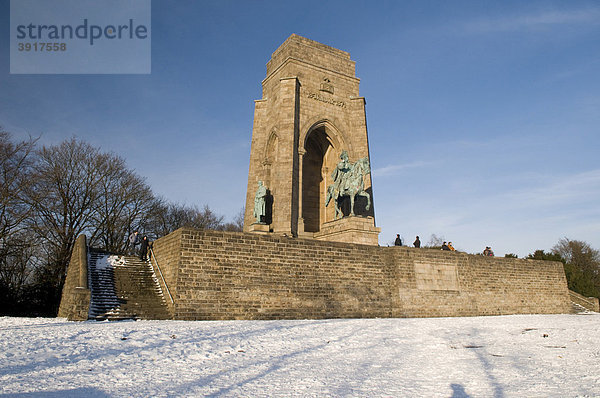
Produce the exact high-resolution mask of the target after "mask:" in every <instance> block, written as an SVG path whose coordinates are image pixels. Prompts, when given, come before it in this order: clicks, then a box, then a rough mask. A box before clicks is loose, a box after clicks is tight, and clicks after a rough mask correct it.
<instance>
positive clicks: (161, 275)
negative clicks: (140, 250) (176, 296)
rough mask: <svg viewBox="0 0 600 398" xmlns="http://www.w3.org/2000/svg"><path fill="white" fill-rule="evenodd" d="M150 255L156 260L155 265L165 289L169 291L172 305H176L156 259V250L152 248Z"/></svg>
mask: <svg viewBox="0 0 600 398" xmlns="http://www.w3.org/2000/svg"><path fill="white" fill-rule="evenodd" d="M150 255H151V257H152V258H154V263H155V264H156V268H157V269H158V273H159V274H160V278H161V279H162V281H163V283H164V284H165V289H167V294H168V295H169V299H171V303H172V304H174V303H175V301H173V296H171V292H170V291H169V286H168V285H167V281H166V280H165V277H164V276H163V273H162V271H161V269H160V265H158V260H157V259H156V256H155V255H154V250H152V248H150Z"/></svg>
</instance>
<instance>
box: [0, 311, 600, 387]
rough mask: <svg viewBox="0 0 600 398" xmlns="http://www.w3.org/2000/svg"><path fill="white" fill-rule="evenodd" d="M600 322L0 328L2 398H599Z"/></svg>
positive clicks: (18, 321)
mask: <svg viewBox="0 0 600 398" xmlns="http://www.w3.org/2000/svg"><path fill="white" fill-rule="evenodd" d="M599 330H600V314H587V315H512V316H502V317H476V318H429V319H335V320H318V321H317V320H305V321H223V322H183V321H137V322H133V321H131V322H127V321H126V322H113V323H109V322H79V323H78V322H67V321H66V320H64V319H60V318H59V319H48V318H36V319H32V318H0V397H6V396H8V397H81V396H84V397H88V398H92V397H150V396H151V397H177V396H207V395H209V396H243V397H282V396H285V397H289V396H308V397H323V396H330V397H338V396H351V397H381V396H385V397H577V396H580V397H600V338H599V337H598V331H599Z"/></svg>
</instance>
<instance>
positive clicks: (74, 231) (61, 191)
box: [27, 139, 112, 310]
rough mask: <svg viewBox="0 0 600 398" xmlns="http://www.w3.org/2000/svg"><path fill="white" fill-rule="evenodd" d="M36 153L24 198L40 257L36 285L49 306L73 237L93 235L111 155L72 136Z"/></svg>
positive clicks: (56, 297) (56, 293) (57, 290)
mask: <svg viewBox="0 0 600 398" xmlns="http://www.w3.org/2000/svg"><path fill="white" fill-rule="evenodd" d="M37 156H38V158H37V162H36V164H35V166H34V173H33V176H32V184H31V186H30V187H28V194H27V201H28V203H29V204H30V205H31V206H32V208H33V209H34V211H35V213H36V214H35V218H34V220H33V222H32V224H31V227H32V230H33V231H34V232H35V235H36V238H37V239H38V243H39V244H40V245H41V247H42V248H43V250H44V252H45V253H44V254H45V257H46V264H45V267H44V268H43V270H41V272H39V273H38V275H37V278H38V284H39V285H40V286H41V288H40V289H41V290H43V291H44V292H46V294H47V297H46V298H45V302H46V303H47V305H48V306H49V307H48V308H49V310H50V308H53V309H54V310H55V309H57V308H58V303H59V300H60V292H61V290H62V285H63V283H64V278H65V273H66V269H67V264H68V262H69V258H70V255H71V251H72V249H73V245H74V243H75V239H76V238H77V236H79V235H80V234H81V233H84V232H87V233H88V234H89V235H94V229H95V228H96V226H95V225H94V222H95V220H96V210H97V205H98V200H99V198H100V197H101V195H102V189H101V188H102V182H103V181H104V177H105V176H104V174H103V173H105V171H106V170H107V169H109V167H108V166H109V163H110V161H111V160H112V159H111V157H110V156H109V155H106V154H103V153H100V152H99V150H98V149H97V148H94V147H92V146H91V145H89V144H86V143H84V142H81V141H78V140H76V139H71V140H68V141H64V142H62V143H61V144H59V145H54V146H49V147H43V148H42V149H41V150H39V151H38V153H37Z"/></svg>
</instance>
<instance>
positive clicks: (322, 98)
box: [307, 93, 346, 108]
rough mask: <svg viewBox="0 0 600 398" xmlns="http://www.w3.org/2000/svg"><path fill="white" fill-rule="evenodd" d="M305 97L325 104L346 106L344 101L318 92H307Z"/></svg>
mask: <svg viewBox="0 0 600 398" xmlns="http://www.w3.org/2000/svg"><path fill="white" fill-rule="evenodd" d="M307 97H308V98H311V99H314V100H317V101H321V102H325V103H326V104H331V105H335V106H339V107H340V108H345V107H346V103H345V102H344V101H336V100H334V99H333V98H327V97H325V96H323V95H321V94H318V93H308V95H307Z"/></svg>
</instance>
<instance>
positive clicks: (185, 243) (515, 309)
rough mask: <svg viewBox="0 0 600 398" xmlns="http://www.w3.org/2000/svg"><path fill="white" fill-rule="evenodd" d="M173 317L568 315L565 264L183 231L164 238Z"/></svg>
mask: <svg viewBox="0 0 600 398" xmlns="http://www.w3.org/2000/svg"><path fill="white" fill-rule="evenodd" d="M154 251H155V254H156V257H157V260H158V261H159V263H160V266H161V268H162V270H163V273H164V274H165V280H166V282H167V284H168V285H169V289H170V291H171V293H172V294H173V298H174V301H175V302H174V304H173V306H172V308H171V310H172V311H173V312H172V314H173V318H174V319H184V320H221V319H307V318H308V319H323V318H374V317H429V316H476V315H502V314H528V313H539V314H550V313H568V312H569V311H570V300H569V293H568V289H567V282H566V278H565V274H564V271H563V267H562V264H561V263H559V262H547V261H534V260H521V259H505V258H491V257H483V256H476V255H468V254H462V253H454V252H444V251H440V250H429V249H414V248H409V247H378V246H372V245H360V244H349V243H338V242H327V241H318V240H314V239H300V238H291V237H277V236H272V235H258V234H252V233H240V232H220V231H208V230H195V229H189V228H183V229H180V230H178V231H175V232H174V233H172V234H170V235H168V236H166V237H163V238H161V239H159V240H157V241H156V242H155V244H154Z"/></svg>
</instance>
